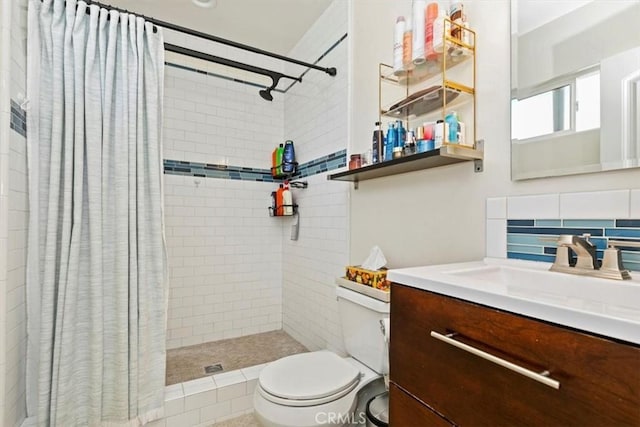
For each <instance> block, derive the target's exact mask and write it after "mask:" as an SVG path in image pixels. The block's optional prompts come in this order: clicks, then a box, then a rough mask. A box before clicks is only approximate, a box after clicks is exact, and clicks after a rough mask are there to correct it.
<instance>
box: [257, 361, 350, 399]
mask: <svg viewBox="0 0 640 427" xmlns="http://www.w3.org/2000/svg"><path fill="white" fill-rule="evenodd" d="M360 376H361V374H360V371H359V370H358V369H357V368H356V367H355V366H354V365H353V364H352V363H349V362H347V361H345V360H344V359H342V358H341V357H339V356H338V355H336V354H335V353H332V352H329V351H315V352H311V353H301V354H296V355H293V356H288V357H285V358H282V359H280V360H277V361H275V362H273V363H270V364H269V365H268V366H266V367H265V368H264V369H263V370H262V371H261V372H260V377H259V378H258V387H257V390H258V392H259V393H260V395H261V396H263V397H264V398H265V399H267V400H269V401H271V402H273V403H277V404H279V405H284V406H297V407H300V406H315V405H321V404H323V403H327V402H331V401H334V400H336V399H339V398H341V397H343V396H345V395H347V394H348V393H350V392H351V391H352V390H353V389H354V388H356V387H357V385H358V383H359V382H360Z"/></svg>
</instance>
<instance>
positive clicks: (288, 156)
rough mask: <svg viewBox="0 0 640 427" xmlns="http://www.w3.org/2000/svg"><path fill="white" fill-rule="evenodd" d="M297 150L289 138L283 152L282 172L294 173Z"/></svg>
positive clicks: (286, 173)
mask: <svg viewBox="0 0 640 427" xmlns="http://www.w3.org/2000/svg"><path fill="white" fill-rule="evenodd" d="M295 161H296V152H295V149H294V148H293V141H291V140H287V141H285V143H284V151H283V154H282V173H283V174H285V175H290V174H293V173H294V172H295V171H296V170H295V169H296V165H295Z"/></svg>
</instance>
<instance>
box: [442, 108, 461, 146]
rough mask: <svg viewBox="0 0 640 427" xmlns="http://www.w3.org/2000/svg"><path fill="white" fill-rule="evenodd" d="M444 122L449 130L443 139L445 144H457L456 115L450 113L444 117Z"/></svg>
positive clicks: (453, 112)
mask: <svg viewBox="0 0 640 427" xmlns="http://www.w3.org/2000/svg"><path fill="white" fill-rule="evenodd" d="M444 121H445V122H446V123H447V125H448V127H449V129H448V133H447V136H446V139H445V142H450V143H452V144H457V143H458V113H456V112H455V111H452V112H450V113H448V114H447V115H446V117H445V118H444Z"/></svg>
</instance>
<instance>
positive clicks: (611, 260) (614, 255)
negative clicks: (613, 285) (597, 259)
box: [600, 240, 631, 280]
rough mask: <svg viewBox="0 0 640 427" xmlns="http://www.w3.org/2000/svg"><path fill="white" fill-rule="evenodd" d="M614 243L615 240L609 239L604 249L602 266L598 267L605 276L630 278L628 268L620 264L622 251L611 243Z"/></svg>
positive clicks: (622, 278)
mask: <svg viewBox="0 0 640 427" xmlns="http://www.w3.org/2000/svg"><path fill="white" fill-rule="evenodd" d="M614 243H617V242H615V241H614V242H612V241H611V240H609V245H608V248H607V249H605V251H604V256H603V257H602V266H601V267H600V270H601V272H602V274H603V275H604V276H605V277H607V278H611V279H618V280H627V279H631V275H630V274H629V270H625V268H624V265H623V264H622V253H621V252H620V249H618V248H616V247H615V246H614V245H613V244H614ZM620 243H623V242H620Z"/></svg>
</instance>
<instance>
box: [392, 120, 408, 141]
mask: <svg viewBox="0 0 640 427" xmlns="http://www.w3.org/2000/svg"><path fill="white" fill-rule="evenodd" d="M396 132H397V135H396V140H395V144H394V147H400V148H402V147H404V141H405V139H406V138H407V130H406V129H405V128H404V126H403V125H402V120H396Z"/></svg>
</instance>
